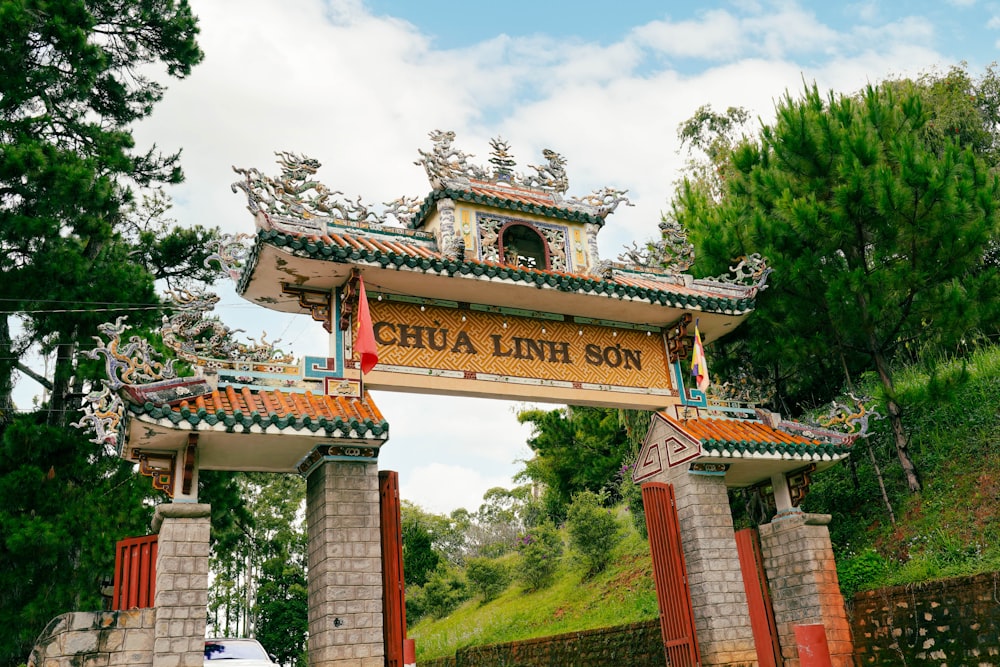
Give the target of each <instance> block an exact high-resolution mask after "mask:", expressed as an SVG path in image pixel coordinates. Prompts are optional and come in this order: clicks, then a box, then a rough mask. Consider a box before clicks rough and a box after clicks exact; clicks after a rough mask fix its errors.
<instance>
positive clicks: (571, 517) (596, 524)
mask: <svg viewBox="0 0 1000 667" xmlns="http://www.w3.org/2000/svg"><path fill="white" fill-rule="evenodd" d="M602 500H603V498H602V496H599V495H598V494H596V493H594V492H592V491H581V492H580V493H577V494H576V495H575V496H573V502H572V503H571V504H570V506H569V511H568V512H567V516H566V529H567V531H568V532H569V543H570V546H571V547H572V548H573V549H574V550H575V551H576V553H577V555H578V556H579V558H580V560H581V561H582V562H583V564H584V566H586V568H587V575H588V576H590V575H593V574H596V573H598V572H602V571H603V570H604V568H606V567H607V566H608V563H610V562H611V556H612V553H613V552H614V549H615V547H616V546H618V543H619V542H621V538H622V530H621V526H620V525H619V524H618V519H617V518H615V515H614V514H613V513H612V512H611V510H610V509H608V508H606V507H603V506H602V502H601V501H602Z"/></svg>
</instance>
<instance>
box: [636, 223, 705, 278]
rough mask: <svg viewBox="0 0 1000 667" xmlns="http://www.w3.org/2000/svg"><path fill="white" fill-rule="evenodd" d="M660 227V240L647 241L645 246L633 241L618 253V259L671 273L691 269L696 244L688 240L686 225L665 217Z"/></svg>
mask: <svg viewBox="0 0 1000 667" xmlns="http://www.w3.org/2000/svg"><path fill="white" fill-rule="evenodd" d="M659 227H660V239H659V240H658V241H647V242H646V245H645V247H643V248H640V247H639V246H638V244H637V243H636V242H635V241H632V245H631V246H625V252H623V253H622V254H620V255H618V261H619V262H625V263H631V264H633V265H635V266H636V267H639V268H643V269H663V270H666V271H668V272H670V273H684V272H685V271H687V270H688V269H690V268H691V265H692V264H694V256H695V254H694V244H692V243H691V242H690V241H689V240H688V231H687V230H686V229H685V228H684V225H682V224H681V223H680V222H679V221H678V220H677V219H675V218H664V219H663V220H662V221H661V222H660V224H659Z"/></svg>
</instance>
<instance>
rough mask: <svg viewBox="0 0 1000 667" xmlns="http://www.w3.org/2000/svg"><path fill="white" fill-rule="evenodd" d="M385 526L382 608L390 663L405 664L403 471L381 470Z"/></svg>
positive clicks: (396, 666)
mask: <svg viewBox="0 0 1000 667" xmlns="http://www.w3.org/2000/svg"><path fill="white" fill-rule="evenodd" d="M378 491H379V500H380V503H379V509H380V512H379V518H380V519H381V527H382V610H383V620H382V622H383V626H382V632H383V638H384V640H385V664H386V667H403V640H404V639H405V638H406V597H405V589H404V585H403V541H402V532H401V530H400V518H399V474H398V473H396V472H395V471H394V470H381V471H379V473H378Z"/></svg>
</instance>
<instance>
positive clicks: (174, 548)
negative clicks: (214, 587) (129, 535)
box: [153, 503, 211, 667]
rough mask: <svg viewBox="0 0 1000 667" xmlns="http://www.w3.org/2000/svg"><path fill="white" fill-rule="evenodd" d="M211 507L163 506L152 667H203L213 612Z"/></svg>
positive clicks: (157, 523) (158, 524)
mask: <svg viewBox="0 0 1000 667" xmlns="http://www.w3.org/2000/svg"><path fill="white" fill-rule="evenodd" d="M210 515H211V506H209V505H204V504H199V503H169V504H165V505H158V506H157V507H156V513H155V514H154V516H153V530H154V531H155V532H158V533H159V538H158V543H157V553H156V596H155V598H154V602H153V606H154V607H155V608H156V626H155V631H154V640H153V667H202V665H203V664H204V662H205V618H206V613H207V608H208V536H209V529H210V521H211V520H210Z"/></svg>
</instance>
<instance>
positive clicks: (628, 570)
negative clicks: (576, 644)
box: [409, 347, 1000, 660]
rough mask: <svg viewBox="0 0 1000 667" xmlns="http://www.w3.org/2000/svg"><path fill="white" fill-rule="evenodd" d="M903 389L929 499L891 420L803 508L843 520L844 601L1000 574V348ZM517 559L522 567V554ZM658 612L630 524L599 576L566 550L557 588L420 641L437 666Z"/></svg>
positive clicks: (914, 374) (498, 603) (437, 625)
mask: <svg viewBox="0 0 1000 667" xmlns="http://www.w3.org/2000/svg"><path fill="white" fill-rule="evenodd" d="M872 384H873V385H874V383H872ZM897 389H898V391H899V394H900V399H901V403H902V405H903V406H904V410H905V419H906V423H907V425H908V426H909V428H910V436H911V444H910V447H911V450H912V454H913V458H914V461H915V463H916V465H917V467H918V470H919V471H920V474H921V478H922V482H923V485H924V490H923V492H922V493H920V494H918V495H911V494H909V493H908V492H907V490H906V485H905V484H904V482H903V479H902V474H901V471H900V468H899V463H898V461H897V460H896V458H895V452H894V450H893V449H892V444H891V443H892V441H891V437H890V435H889V433H888V428H887V424H886V423H885V422H876V424H875V429H874V430H875V435H873V436H872V437H871V438H869V439H868V440H865V441H860V442H859V443H858V444H857V445H856V447H855V451H854V453H853V454H852V457H851V460H850V461H849V462H848V463H846V464H842V465H839V466H836V467H834V468H832V469H830V470H829V471H827V472H825V473H823V474H821V475H817V476H816V478H815V480H814V484H813V486H812V489H811V491H810V494H809V496H808V497H807V498H806V501H805V503H804V507H803V508H804V509H805V510H806V511H810V512H822V513H830V514H833V521H832V523H831V525H830V531H831V536H832V538H833V541H834V549H835V551H836V553H837V559H838V571H839V573H840V579H841V588H842V589H843V590H844V593H845V596H849V595H850V594H852V593H853V592H855V591H858V590H864V589H868V588H878V587H881V586H886V585H894V584H902V583H911V582H919V581H928V580H931V579H936V578H942V577H947V576H957V575H965V574H973V573H977V572H986V571H998V570H1000V347H993V348H988V349H985V350H982V351H979V352H977V353H976V354H974V355H972V356H971V357H970V358H969V359H967V360H965V361H955V362H945V361H935V362H934V363H929V362H927V361H925V362H924V363H922V364H920V365H915V366H912V367H909V368H906V369H903V370H901V371H900V373H899V375H898V385H897ZM869 448H871V452H870V453H869ZM873 455H874V463H873V461H872V458H873ZM876 467H877V470H878V471H880V473H881V475H882V477H883V480H884V485H885V489H886V496H888V500H889V503H888V504H889V505H890V506H891V508H892V514H891V517H892V518H891V517H890V510H889V508H888V507H887V505H886V502H885V500H884V498H883V494H882V491H881V489H880V487H879V484H878V474H877V472H876ZM627 523H630V522H628V521H622V524H623V525H624V524H627ZM564 541H567V540H565V539H564ZM511 559H512V562H513V564H514V566H515V567H516V555H511ZM656 617H657V608H656V595H655V591H654V588H653V577H652V565H651V562H650V557H649V548H648V545H647V543H646V541H645V540H643V539H642V538H641V537H640V536H639V535H638V534H637V533H636V532H635V530H634V529H633V528H631V526H630V527H629V528H628V533H627V537H626V539H625V540H624V541H623V542H622V544H621V545H620V546H619V547H618V549H617V552H616V554H615V558H614V560H613V564H612V566H611V567H610V568H609V569H608V570H607V571H606V572H604V573H603V574H601V575H599V576H596V577H594V578H593V579H591V580H585V578H584V576H583V571H582V568H580V567H579V566H576V565H574V563H573V561H572V557H571V555H570V554H567V555H566V556H564V558H563V561H562V567H561V569H560V571H559V574H558V577H557V580H556V582H555V583H554V584H553V585H552V586H551V587H549V588H545V589H543V590H541V591H537V592H531V593H529V592H525V591H524V590H523V589H522V587H521V586H519V585H518V584H516V583H515V584H513V585H512V586H510V587H509V588H508V589H507V590H506V591H505V592H504V593H503V594H502V595H501V596H500V597H499V598H497V599H496V600H494V601H492V602H490V603H488V604H482V603H481V602H480V601H479V600H478V599H472V600H470V601H467V602H466V603H465V604H464V605H462V606H461V607H460V608H459V609H457V610H456V611H455V612H454V613H452V614H450V615H448V616H446V617H445V618H442V619H439V620H433V619H425V620H422V621H421V622H419V623H417V624H415V625H414V626H412V627H411V628H410V633H409V634H410V636H411V637H414V638H415V639H416V643H417V655H418V658H420V659H424V660H427V659H430V658H435V657H440V656H444V655H453V654H454V652H455V650H456V649H457V648H460V647H463V646H470V645H483V644H492V643H499V642H507V641H513V640H518V639H528V638H532V637H544V636H548V635H554V634H559V633H563V632H572V631H577V630H586V629H591V628H598V627H605V626H611V625H620V624H625V623H632V622H636V621H641V620H649V619H654V618H656Z"/></svg>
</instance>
